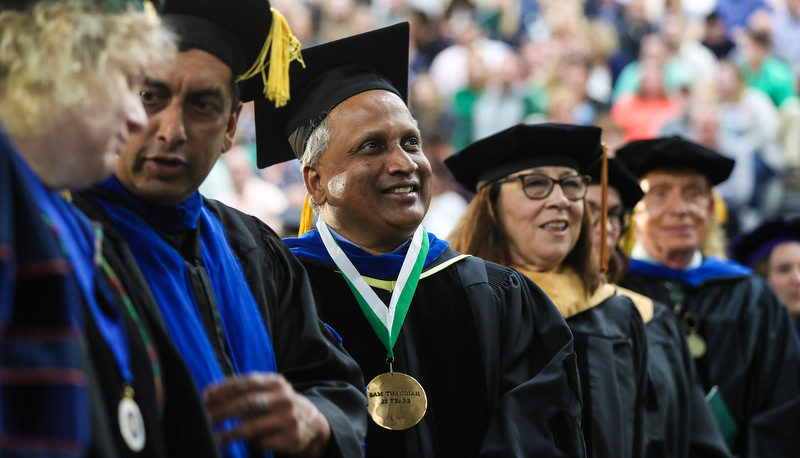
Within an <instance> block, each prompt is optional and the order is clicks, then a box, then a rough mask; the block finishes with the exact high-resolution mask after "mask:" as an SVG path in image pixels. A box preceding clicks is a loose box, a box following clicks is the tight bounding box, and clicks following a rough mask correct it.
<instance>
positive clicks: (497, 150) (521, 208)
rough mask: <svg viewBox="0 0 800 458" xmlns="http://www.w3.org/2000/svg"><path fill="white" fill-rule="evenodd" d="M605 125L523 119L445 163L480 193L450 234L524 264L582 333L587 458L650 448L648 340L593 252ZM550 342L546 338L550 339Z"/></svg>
mask: <svg viewBox="0 0 800 458" xmlns="http://www.w3.org/2000/svg"><path fill="white" fill-rule="evenodd" d="M601 151H602V148H601V144H600V129H599V128H597V127H583V126H573V125H562V124H538V125H517V126H514V127H512V128H510V129H507V130H505V131H502V132H499V133H497V134H495V135H493V136H491V137H487V138H485V139H483V140H480V141H478V142H475V143H473V144H472V145H470V146H468V147H467V148H465V149H464V150H462V151H461V152H459V153H458V154H456V155H454V156H452V157H450V158H448V159H447V160H446V161H445V164H446V165H447V166H448V167H449V168H450V171H451V172H452V173H453V175H454V176H455V177H456V179H457V180H458V181H459V182H460V183H461V184H463V185H464V186H466V187H467V188H469V189H472V190H474V191H475V192H476V193H477V194H476V196H475V199H474V200H473V201H472V202H471V203H470V205H469V207H468V208H467V211H466V213H465V215H464V217H463V218H462V219H461V221H460V222H459V223H458V224H457V225H456V228H455V230H454V231H453V233H452V234H451V236H450V239H451V242H452V246H453V248H454V249H456V250H458V251H461V252H463V253H469V254H473V255H476V256H479V257H482V258H484V259H487V260H490V261H494V262H497V263H499V264H503V265H507V266H511V267H514V268H516V269H518V270H519V271H520V272H522V273H524V274H525V275H527V276H528V277H529V278H531V279H532V280H533V281H534V282H535V283H536V284H537V285H539V287H541V288H542V289H543V290H544V292H545V293H547V295H548V296H549V297H550V299H551V300H552V301H553V303H554V304H555V306H556V307H557V308H558V309H559V311H560V312H561V314H562V315H563V316H564V318H565V319H566V321H567V324H568V325H569V326H570V329H571V330H572V333H573V335H574V338H575V352H576V354H577V357H578V370H579V373H580V382H581V388H582V390H583V416H582V422H581V427H582V428H583V433H584V438H585V441H586V446H587V451H588V454H587V456H590V457H595V458H600V457H614V458H627V457H641V456H644V415H645V385H646V367H647V364H646V352H647V350H646V342H645V330H644V323H643V321H642V317H641V316H640V314H639V312H638V311H637V309H636V307H635V305H634V304H633V302H632V301H631V300H630V299H629V298H627V297H624V296H619V295H616V294H615V289H614V287H613V286H611V285H608V284H605V283H603V281H602V278H601V275H600V273H599V272H598V270H597V268H596V264H595V263H594V262H593V259H592V236H591V225H592V221H591V217H590V214H589V212H588V211H587V209H586V204H585V199H584V197H585V195H586V190H587V186H588V184H589V182H590V179H589V177H588V176H586V175H585V174H586V173H588V171H589V169H590V166H591V164H592V163H594V162H596V161H597V160H598V159H599V158H600V157H601ZM543 344H545V343H543Z"/></svg>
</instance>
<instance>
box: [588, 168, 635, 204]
mask: <svg viewBox="0 0 800 458" xmlns="http://www.w3.org/2000/svg"><path fill="white" fill-rule="evenodd" d="M602 167H603V161H602V159H601V160H599V161H597V162H595V163H594V165H592V169H591V170H590V171H589V176H590V177H592V184H600V172H601V171H602ZM608 187H610V188H615V189H616V190H617V192H618V193H619V196H620V198H621V199H622V206H623V207H625V208H626V209H632V208H633V207H635V206H636V204H637V203H638V202H639V200H640V199H641V198H642V196H644V192H642V188H641V187H640V186H639V180H637V179H636V177H635V176H633V174H632V173H631V172H630V171H629V170H628V169H626V168H625V166H624V165H622V163H620V162H619V161H618V160H616V159H611V158H609V159H608Z"/></svg>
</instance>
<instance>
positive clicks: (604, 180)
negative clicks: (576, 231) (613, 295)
mask: <svg viewBox="0 0 800 458" xmlns="http://www.w3.org/2000/svg"><path fill="white" fill-rule="evenodd" d="M601 145H602V147H603V168H602V170H601V171H600V273H605V272H608V244H607V242H606V239H607V238H608V146H606V144H605V143H601Z"/></svg>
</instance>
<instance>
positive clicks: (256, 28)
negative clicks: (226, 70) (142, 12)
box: [161, 0, 291, 102]
mask: <svg viewBox="0 0 800 458" xmlns="http://www.w3.org/2000/svg"><path fill="white" fill-rule="evenodd" d="M162 3H163V6H162V7H161V14H162V16H163V19H164V23H165V24H166V25H167V27H169V28H170V30H172V31H173V32H175V34H176V35H177V37H178V45H179V47H180V49H191V48H196V49H201V50H203V51H206V52H208V53H209V54H211V55H213V56H215V57H217V58H218V59H219V60H221V61H223V62H224V63H225V64H227V65H228V67H230V68H231V70H232V71H233V75H234V76H236V77H238V76H240V75H242V74H244V73H245V72H247V70H248V68H250V66H251V65H252V64H253V63H254V62H256V61H257V59H258V58H259V55H260V54H261V51H262V49H263V48H264V46H265V42H266V39H267V35H268V34H269V32H270V27H271V26H272V22H273V16H272V12H271V9H270V3H269V1H268V0H229V1H220V0H162ZM287 30H288V29H287ZM289 33H291V32H289ZM273 49H274V48H273ZM240 87H241V94H240V99H241V100H242V101H243V102H248V101H250V100H253V99H263V98H264V96H263V95H262V92H263V90H264V83H263V81H262V79H261V78H260V77H259V76H256V77H254V78H249V79H247V80H245V81H244V83H243V84H242V85H240Z"/></svg>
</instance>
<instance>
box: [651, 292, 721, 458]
mask: <svg viewBox="0 0 800 458" xmlns="http://www.w3.org/2000/svg"><path fill="white" fill-rule="evenodd" d="M651 303H652V302H651ZM652 316H653V317H652V319H650V320H649V321H648V322H647V325H646V326H645V328H646V330H647V348H648V352H647V357H648V360H647V361H648V364H647V366H648V368H647V372H648V378H649V384H648V394H647V423H646V424H647V436H646V450H647V452H646V454H645V456H647V457H648V458H712V457H718V458H725V457H729V456H730V453H729V452H728V448H727V447H726V445H725V442H724V440H723V439H722V435H721V434H720V432H719V427H718V426H717V423H716V420H714V417H713V415H712V413H711V410H710V409H709V408H708V405H707V404H706V402H705V399H704V394H703V390H702V386H701V385H700V379H699V377H698V376H697V371H696V370H695V367H694V362H693V361H692V356H691V354H690V353H689V348H688V346H687V345H686V339H685V338H684V337H683V332H682V331H681V328H680V324H679V323H678V321H677V320H676V319H675V315H674V313H672V310H671V309H670V308H669V307H667V306H666V305H664V304H662V303H659V302H657V303H652Z"/></svg>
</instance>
